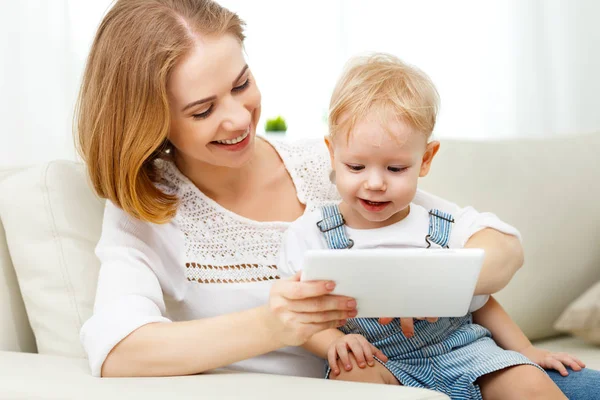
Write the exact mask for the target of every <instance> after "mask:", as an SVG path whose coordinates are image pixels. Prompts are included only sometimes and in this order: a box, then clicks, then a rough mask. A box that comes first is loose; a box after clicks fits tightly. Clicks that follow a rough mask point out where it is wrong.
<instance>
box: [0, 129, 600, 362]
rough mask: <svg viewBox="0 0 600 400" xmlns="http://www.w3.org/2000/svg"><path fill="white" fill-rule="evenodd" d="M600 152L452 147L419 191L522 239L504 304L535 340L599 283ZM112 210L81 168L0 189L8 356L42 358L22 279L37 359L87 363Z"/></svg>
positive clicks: (0, 303) (22, 174) (509, 144)
mask: <svg viewBox="0 0 600 400" xmlns="http://www.w3.org/2000/svg"><path fill="white" fill-rule="evenodd" d="M599 150H600V134H595V135H584V136H571V137H562V138H556V139H552V140H511V141H503V142H472V141H459V140H455V141H444V142H443V143H442V148H441V150H440V154H439V155H438V157H437V158H436V159H435V160H434V163H433V166H432V171H431V173H430V176H429V177H427V178H425V179H423V180H422V182H421V184H420V186H421V187H422V188H423V189H425V190H428V191H430V192H432V193H435V194H436V195H439V196H442V197H444V198H446V199H448V200H451V201H454V202H456V203H458V204H460V205H473V206H475V207H476V208H477V209H479V210H481V211H484V210H485V211H492V212H495V213H496V214H497V215H498V216H500V217H501V218H502V219H503V220H505V221H507V222H508V223H511V224H513V225H515V226H516V227H517V228H518V229H519V230H520V231H521V233H522V234H523V237H524V245H525V253H526V262H525V266H524V267H523V269H522V270H521V271H519V273H518V274H517V275H516V277H515V278H514V279H513V281H512V282H511V283H510V284H509V285H508V287H507V288H506V289H505V290H503V291H502V292H501V293H499V295H498V298H499V300H500V302H501V303H502V304H503V305H504V306H505V308H506V309H507V311H508V312H509V313H510V314H511V315H512V316H513V318H515V320H516V321H517V323H519V325H520V326H521V327H522V328H523V330H524V331H525V333H526V334H527V335H528V336H529V337H530V338H532V339H540V338H544V337H550V336H552V335H555V334H556V332H555V331H554V330H553V328H552V324H553V322H554V321H555V320H556V318H557V317H558V315H559V314H560V313H561V312H562V311H563V310H564V309H565V307H566V306H567V305H568V304H569V302H570V301H572V300H573V299H574V298H576V297H577V296H578V295H579V294H580V293H582V291H583V290H585V289H586V288H587V287H589V286H591V285H592V284H593V283H594V282H596V281H598V280H599V279H600V207H598V205H599V204H600V184H599V182H600V169H599V168H598V167H597V161H596V157H597V154H598V152H599ZM103 206H104V202H103V201H101V200H100V199H98V198H97V197H96V196H95V195H94V194H93V193H92V191H91V190H90V188H89V185H88V183H87V178H86V175H85V173H84V170H83V167H82V166H81V165H79V164H75V163H72V162H62V161H60V162H52V163H49V164H46V165H42V166H37V167H34V168H29V169H27V170H24V171H19V172H16V173H14V172H13V173H11V174H10V175H9V176H8V177H5V178H4V179H0V219H1V221H2V222H3V224H4V229H5V231H6V236H7V241H6V242H5V241H4V239H3V238H2V236H1V235H0V268H1V269H0V272H1V274H0V322H1V323H2V329H1V330H0V346H3V347H0V349H8V350H21V351H34V350H35V346H34V345H33V341H32V336H31V331H30V329H29V327H28V326H27V323H26V322H27V319H26V317H25V313H24V311H23V303H22V301H21V298H20V295H19V286H18V285H17V284H16V280H15V274H14V273H15V271H16V276H17V278H18V280H19V285H20V289H21V293H22V294H23V299H24V303H25V307H26V309H27V312H28V316H29V320H30V321H31V326H32V328H33V331H34V332H35V335H36V340H37V347H38V350H39V352H40V353H45V354H61V355H67V356H75V357H83V356H84V353H83V350H82V348H81V345H80V343H79V338H78V335H79V329H80V328H81V324H82V323H83V322H84V321H85V320H86V319H87V318H88V317H89V316H90V315H91V313H92V309H93V300H94V296H95V287H96V282H97V276H98V269H99V263H98V260H97V258H96V257H95V255H94V247H95V245H96V242H97V240H98V238H99V236H100V231H101V223H102V214H103ZM0 232H2V230H1V229H0ZM7 245H8V249H7ZM7 250H8V251H9V252H10V257H8V254H9V253H8V252H7ZM11 260H12V264H14V267H15V268H14V270H13V268H12V266H11V265H10V264H11ZM5 287H6V288H7V289H8V290H3V289H4V288H5ZM11 320H12V321H15V322H14V323H12V324H11ZM5 326H8V329H4V327H5Z"/></svg>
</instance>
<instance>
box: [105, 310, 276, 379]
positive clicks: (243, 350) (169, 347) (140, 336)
mask: <svg viewBox="0 0 600 400" xmlns="http://www.w3.org/2000/svg"><path fill="white" fill-rule="evenodd" d="M266 320H267V317H266V310H265V309H264V308H262V307H261V308H255V309H251V310H247V311H243V312H240V313H235V314H227V315H223V316H219V317H215V318H207V319H202V320H194V321H183V322H171V323H150V324H147V325H144V326H142V327H140V328H139V329H137V330H135V331H134V332H132V333H131V334H130V335H129V336H127V337H126V338H125V339H123V340H122V341H121V342H120V343H119V344H117V345H116V346H115V347H114V348H113V349H112V350H111V352H110V353H109V354H108V356H107V357H106V360H105V361H104V364H103V365H102V372H101V376H103V377H134V376H172V375H190V374H197V373H201V372H204V371H208V370H211V369H214V368H219V367H223V366H226V365H229V364H231V363H234V362H237V361H240V360H244V359H247V358H251V357H254V356H257V355H260V354H264V353H267V352H270V351H273V350H276V349H278V348H280V347H283V343H281V342H279V341H278V339H279V338H276V337H274V336H275V335H274V332H273V331H271V330H270V329H269V325H268V324H267V321H266ZM242 331H243V332H244V334H243V335H240V332H242Z"/></svg>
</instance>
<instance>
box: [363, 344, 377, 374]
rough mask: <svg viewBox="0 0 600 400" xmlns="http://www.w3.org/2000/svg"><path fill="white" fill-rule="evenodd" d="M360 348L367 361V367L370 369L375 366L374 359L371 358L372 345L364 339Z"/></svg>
mask: <svg viewBox="0 0 600 400" xmlns="http://www.w3.org/2000/svg"><path fill="white" fill-rule="evenodd" d="M362 348H363V352H364V353H365V360H366V361H367V364H369V367H372V366H373V365H375V358H374V357H373V350H372V349H374V347H373V345H372V344H371V343H369V342H368V341H367V340H366V339H365V340H363V341H362Z"/></svg>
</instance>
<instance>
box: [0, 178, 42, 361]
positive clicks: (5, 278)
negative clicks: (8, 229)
mask: <svg viewBox="0 0 600 400" xmlns="http://www.w3.org/2000/svg"><path fill="white" fill-rule="evenodd" d="M18 171H20V169H15V170H3V171H0V182H2V181H3V180H4V178H6V177H8V176H10V175H12V174H15V173H16V172H18ZM0 196H10V193H4V192H2V191H0ZM0 351H18V352H26V353H35V352H36V345H35V337H34V336H33V332H32V330H31V326H30V325H29V320H28V319H27V313H26V312H25V305H24V304H23V298H22V296H21V290H20V288H19V284H18V281H17V276H16V275H15V269H14V267H13V264H12V260H11V257H10V253H9V251H8V244H7V243H6V233H5V231H4V225H3V224H2V218H1V215H0Z"/></svg>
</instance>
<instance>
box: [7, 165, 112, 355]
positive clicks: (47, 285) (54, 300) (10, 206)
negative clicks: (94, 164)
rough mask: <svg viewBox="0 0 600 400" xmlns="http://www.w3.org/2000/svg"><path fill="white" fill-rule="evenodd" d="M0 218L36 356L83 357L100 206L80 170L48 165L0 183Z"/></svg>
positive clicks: (94, 276)
mask: <svg viewBox="0 0 600 400" xmlns="http://www.w3.org/2000/svg"><path fill="white" fill-rule="evenodd" d="M0 192H1V193H3V194H4V193H9V194H10V195H8V196H5V195H3V196H0V215H1V217H2V222H3V223H4V227H5V230H6V237H7V244H8V248H9V250H10V255H11V258H12V262H13V265H14V268H15V272H16V275H17V278H18V280H19V285H20V288H21V292H22V295H23V300H24V303H25V307H26V309H27V314H28V316H29V321H30V323H31V328H32V329H33V332H34V334H35V337H36V341H37V348H38V351H39V353H43V354H55V355H64V356H73V357H84V356H85V355H84V352H83V349H82V347H81V345H80V342H79V330H80V328H81V325H82V323H83V322H84V321H85V320H86V319H87V318H89V317H90V315H91V313H92V307H93V301H94V295H95V290H96V282H97V275H98V269H99V262H98V260H97V258H96V257H95V255H94V247H95V246H96V242H97V241H98V238H99V236H100V229H101V222H102V214H103V210H104V207H103V204H104V203H103V201H101V200H100V199H99V198H97V197H96V196H95V195H94V194H93V193H92V191H91V190H90V188H89V186H88V185H87V179H86V177H85V174H84V169H83V168H82V166H81V165H78V164H76V163H73V162H62V161H57V162H51V163H49V164H46V165H43V166H38V167H34V168H30V169H26V170H24V171H21V172H19V173H16V174H13V175H11V176H9V177H7V178H6V179H4V180H3V181H2V182H0Z"/></svg>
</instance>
